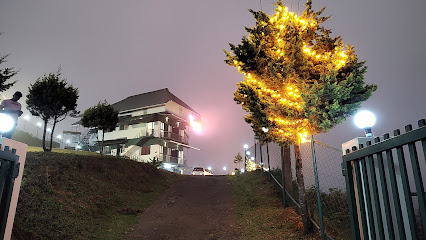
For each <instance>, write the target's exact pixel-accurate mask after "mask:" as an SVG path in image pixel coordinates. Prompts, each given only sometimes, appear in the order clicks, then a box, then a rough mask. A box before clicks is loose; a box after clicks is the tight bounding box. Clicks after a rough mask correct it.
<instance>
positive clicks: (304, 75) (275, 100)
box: [226, 1, 376, 142]
mask: <svg viewBox="0 0 426 240" xmlns="http://www.w3.org/2000/svg"><path fill="white" fill-rule="evenodd" d="M276 6H277V7H276V9H275V13H274V14H273V15H272V16H268V15H267V14H266V13H263V12H254V11H252V10H250V11H251V12H252V14H253V15H254V17H255V19H256V26H255V27H253V28H247V31H248V32H249V36H248V37H244V38H243V40H242V43H241V44H240V45H239V46H234V45H232V44H230V46H231V50H232V51H233V54H231V53H229V52H226V54H227V57H228V59H227V60H226V62H227V63H228V64H229V65H231V66H234V67H236V68H237V69H238V71H239V72H240V73H241V74H243V76H244V79H243V81H242V82H240V83H238V84H237V85H238V86H239V88H238V90H237V91H236V92H235V93H234V96H235V98H234V100H235V101H236V102H237V103H239V104H241V106H242V107H243V109H244V110H246V111H247V112H248V113H249V114H248V115H246V117H245V120H246V121H247V122H248V123H250V124H251V125H252V128H253V130H254V132H255V134H256V135H257V136H262V137H261V139H265V138H268V139H265V140H268V141H276V142H300V141H302V140H303V139H305V138H306V136H307V135H309V134H316V133H318V132H322V131H326V130H327V129H328V128H330V127H332V126H334V125H335V124H337V123H339V122H341V121H343V119H344V118H345V117H346V116H347V115H348V114H350V113H351V112H352V111H353V109H356V108H358V107H359V104H358V102H359V101H363V100H365V99H367V98H368V97H369V96H370V95H371V92H372V91H374V90H375V88H376V87H375V85H373V86H368V85H367V87H365V88H364V87H363V86H362V85H363V76H362V75H363V73H364V72H365V68H364V69H360V68H362V63H361V64H359V63H358V62H357V60H358V59H357V57H356V55H355V51H354V49H353V48H352V47H351V46H346V47H344V44H343V41H342V40H341V39H340V37H337V38H331V37H330V36H329V34H330V32H331V31H329V30H327V29H325V28H322V27H321V26H320V24H321V23H323V22H324V21H326V20H327V19H328V18H327V17H320V15H321V13H322V11H323V10H321V11H319V12H314V11H313V10H312V9H311V2H310V1H308V3H307V4H306V9H305V11H304V12H303V14H302V15H301V16H298V15H297V14H296V13H294V12H291V11H289V10H288V8H287V7H286V6H284V5H283V3H282V2H281V1H279V2H277V3H276ZM351 74H352V76H351ZM356 74H357V75H356ZM332 81H335V82H336V83H338V85H332V84H333V82H332ZM350 81H356V83H355V84H357V86H358V88H359V89H356V90H357V91H353V92H355V93H356V94H359V95H362V94H363V95H362V96H361V97H360V96H357V99H358V100H357V101H358V102H356V101H354V102H350V101H347V100H348V99H349V98H350V97H351V94H352V93H353V92H351V91H352V89H353V88H351V86H352V85H353V83H352V82H350ZM339 84H340V85H342V86H340V85H339ZM345 84H346V85H347V86H345ZM325 86H328V88H326V90H324V91H323V90H322V89H323V87H325ZM326 91H330V93H329V92H326ZM318 93H319V94H318ZM321 94H322V95H321ZM340 98H342V99H340ZM345 101H346V102H349V103H348V104H347V105H346V106H342V105H343V104H342V103H343V102H345ZM339 104H341V105H339ZM345 104H346V103H345ZM339 108H341V110H339ZM327 109H330V110H327ZM327 111H328V112H327ZM324 112H325V113H324ZM262 127H267V128H268V129H269V131H268V133H267V135H266V134H265V133H263V132H262V131H261V128H262Z"/></svg>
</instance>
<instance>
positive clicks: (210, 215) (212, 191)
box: [124, 176, 239, 240]
mask: <svg viewBox="0 0 426 240" xmlns="http://www.w3.org/2000/svg"><path fill="white" fill-rule="evenodd" d="M236 222H237V218H236V216H235V213H234V210H233V202H232V199H231V183H230V182H229V181H228V180H227V178H226V177H225V176H184V177H183V178H182V180H180V181H178V182H177V183H175V184H174V185H173V186H172V187H171V188H170V189H168V190H167V191H166V192H165V193H164V194H163V195H162V196H161V197H160V198H159V199H157V201H155V202H154V203H153V204H152V205H151V206H150V207H149V208H147V209H146V210H145V212H143V213H142V214H141V217H140V219H139V222H138V223H137V224H136V225H135V226H133V227H131V228H130V229H129V231H128V234H127V235H126V237H125V238H124V239H129V240H135V239H155V240H157V239H185V240H191V239H194V240H201V239H208V240H214V239H239V229H238V225H237V223H236Z"/></svg>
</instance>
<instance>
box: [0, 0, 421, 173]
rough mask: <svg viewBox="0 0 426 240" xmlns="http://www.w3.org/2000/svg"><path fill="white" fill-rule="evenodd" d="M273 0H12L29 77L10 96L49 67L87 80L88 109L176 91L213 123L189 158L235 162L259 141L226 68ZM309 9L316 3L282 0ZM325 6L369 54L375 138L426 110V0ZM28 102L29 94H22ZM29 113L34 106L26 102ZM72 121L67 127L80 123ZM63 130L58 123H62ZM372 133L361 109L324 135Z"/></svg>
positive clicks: (18, 60)
mask: <svg viewBox="0 0 426 240" xmlns="http://www.w3.org/2000/svg"><path fill="white" fill-rule="evenodd" d="M273 2H275V1H270V0H263V1H259V0H214V1H200V0H180V1H171V0H164V1H142V0H139V1H137V0H132V1H130V0H126V1H115V0H91V1H81V0H73V1H58V0H20V1H14V0H1V2H0V32H3V34H2V35H1V36H0V54H1V55H4V54H10V56H9V57H8V58H7V63H4V64H2V65H0V67H1V68H5V67H14V68H15V69H16V70H19V73H18V74H17V75H16V76H15V78H14V80H19V82H18V83H17V84H16V85H15V86H14V87H13V88H11V89H9V90H8V91H6V92H3V93H2V94H3V95H4V96H5V97H7V98H9V97H11V96H12V94H13V93H14V92H15V91H17V90H19V91H21V92H22V93H23V94H24V96H25V95H26V94H27V93H28V87H29V85H30V84H32V83H34V81H35V80H36V79H37V78H38V77H41V76H43V74H44V73H49V72H55V71H56V70H57V69H58V67H59V66H61V68H62V74H63V76H64V77H65V78H66V79H67V81H68V82H69V83H71V84H72V85H73V86H74V87H77V88H79V95H80V98H79V100H78V110H80V111H82V112H83V111H84V110H85V109H87V108H88V107H91V106H93V105H95V104H96V103H97V102H98V101H100V100H104V99H106V100H107V101H108V102H109V103H115V102H117V101H119V100H122V99H124V98H126V97H128V96H131V95H135V94H140V93H144V92H149V91H154V90H158V89H161V88H168V89H169V90H170V91H171V92H172V93H173V94H175V95H176V96H177V97H179V98H180V99H181V100H183V101H184V102H186V103H187V104H188V105H190V106H191V107H192V108H193V109H195V110H196V111H197V112H198V113H200V114H201V116H202V126H203V132H202V133H201V134H199V135H197V134H195V133H193V132H191V133H190V135H191V138H190V144H191V145H192V146H195V147H197V148H201V151H195V150H190V151H189V153H188V156H187V157H188V163H189V165H190V166H192V167H195V166H202V167H207V166H212V168H213V171H215V170H216V172H217V173H218V169H219V168H220V169H221V168H222V167H223V166H227V167H228V169H230V168H233V167H234V165H233V163H232V161H233V159H234V156H235V155H236V154H237V152H239V151H241V152H242V151H243V148H242V146H243V144H245V143H247V144H249V145H253V142H254V140H253V134H252V131H251V128H250V127H249V126H248V125H247V124H246V123H245V122H244V120H243V115H244V111H243V110H242V109H241V107H240V106H239V105H237V104H236V103H235V102H234V101H233V92H234V91H235V90H236V83H237V82H239V81H241V80H242V75H240V74H238V72H237V70H236V69H234V68H232V67H230V66H228V65H226V64H225V62H224V60H225V54H224V53H223V49H227V50H229V45H228V43H234V44H238V43H240V42H241V38H242V37H243V36H244V35H246V32H245V30H244V27H245V26H247V27H250V26H253V24H254V19H253V17H252V15H251V14H250V13H249V12H248V9H253V10H256V11H257V10H261V9H262V10H263V11H265V12H266V13H268V14H269V15H272V14H273V10H274V6H273V5H272V3H273ZM283 2H284V4H285V5H286V6H288V8H289V10H291V11H295V12H297V13H298V14H301V13H302V11H303V10H304V6H303V3H304V2H305V1H289V0H285V1H283ZM313 6H314V9H316V10H319V9H320V8H322V7H324V6H326V7H327V8H326V10H325V14H324V16H327V15H331V16H332V17H331V18H330V19H329V20H328V21H327V22H326V23H325V24H324V25H325V26H326V27H328V28H331V29H332V30H333V35H332V36H337V35H341V36H342V38H343V41H344V42H345V43H346V44H350V45H354V46H355V48H356V49H357V55H358V57H359V59H360V60H362V61H364V60H366V61H367V63H366V65H367V66H368V72H367V74H366V75H365V81H366V82H367V83H369V84H377V85H378V90H377V91H376V92H375V93H373V96H372V97H371V98H370V99H369V100H368V101H366V102H364V103H363V104H362V109H366V110H370V111H372V112H374V113H375V114H376V117H377V123H376V126H374V127H373V131H374V132H375V134H376V135H382V134H384V133H386V132H390V133H393V130H394V129H396V128H401V129H403V128H404V126H405V125H406V124H415V128H417V120H418V119H421V118H425V117H426V111H425V110H426V106H425V104H424V101H425V100H424V99H425V98H424V95H425V93H426V77H425V75H426V61H425V56H426V46H425V43H426V40H425V39H426V27H425V24H426V14H425V12H426V1H424V0H407V1H400V0H376V1H367V0H358V1H349V0H344V1H338V0H318V1H316V0H314V1H313ZM24 102H25V100H24V99H22V100H21V103H24ZM24 112H27V110H26V109H24ZM70 122H72V120H67V121H64V122H61V123H60V124H59V129H58V130H57V133H60V132H62V130H68V129H70V126H69V124H70ZM55 132H56V131H55ZM362 135H363V132H362V130H360V129H357V128H356V127H355V125H354V124H353V118H352V117H351V118H348V119H347V121H346V122H344V123H342V124H340V125H339V126H336V127H335V128H333V129H331V130H330V131H329V132H328V133H324V134H320V135H318V136H315V137H316V138H317V139H319V140H320V141H322V142H325V143H327V144H329V145H332V146H336V147H341V144H342V143H343V142H345V141H347V140H350V139H352V138H354V137H357V136H362Z"/></svg>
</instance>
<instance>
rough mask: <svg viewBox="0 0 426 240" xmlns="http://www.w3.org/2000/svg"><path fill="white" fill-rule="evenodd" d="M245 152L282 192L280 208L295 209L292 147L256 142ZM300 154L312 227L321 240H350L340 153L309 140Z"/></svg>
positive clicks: (296, 199) (295, 190)
mask: <svg viewBox="0 0 426 240" xmlns="http://www.w3.org/2000/svg"><path fill="white" fill-rule="evenodd" d="M247 152H249V153H250V154H249V155H247V158H248V159H251V160H252V161H254V162H255V163H256V164H258V165H259V166H262V168H263V169H264V171H265V172H267V173H269V176H270V179H271V181H273V182H275V183H276V185H277V186H278V187H279V188H280V189H281V190H282V191H283V204H284V206H285V207H289V206H290V207H295V208H296V209H297V208H299V203H298V199H299V197H298V186H297V181H296V175H295V157H294V148H293V146H290V147H289V149H284V148H282V147H281V146H279V145H277V144H275V143H269V144H264V145H260V144H259V143H257V142H256V144H255V145H253V146H252V147H250V148H248V149H247V151H246V153H247ZM301 152H302V164H303V175H304V184H305V187H306V198H307V201H308V209H309V213H310V217H311V220H312V221H313V223H314V226H315V227H316V228H317V229H318V230H319V231H320V233H321V235H322V238H323V239H350V221H349V209H348V204H347V199H346V190H345V179H344V177H343V176H342V171H341V159H342V151H341V150H340V149H338V148H335V147H332V146H329V145H327V144H324V143H321V142H319V141H315V140H313V138H312V139H311V141H310V142H306V143H302V144H301ZM283 158H286V159H287V158H289V159H290V161H288V160H284V161H283Z"/></svg>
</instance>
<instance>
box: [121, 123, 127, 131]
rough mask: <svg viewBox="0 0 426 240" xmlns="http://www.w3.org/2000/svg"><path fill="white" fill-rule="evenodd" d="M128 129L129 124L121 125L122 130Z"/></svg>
mask: <svg viewBox="0 0 426 240" xmlns="http://www.w3.org/2000/svg"><path fill="white" fill-rule="evenodd" d="M127 129H129V125H127V124H123V125H120V130H127Z"/></svg>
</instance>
